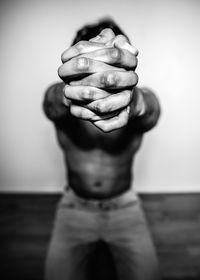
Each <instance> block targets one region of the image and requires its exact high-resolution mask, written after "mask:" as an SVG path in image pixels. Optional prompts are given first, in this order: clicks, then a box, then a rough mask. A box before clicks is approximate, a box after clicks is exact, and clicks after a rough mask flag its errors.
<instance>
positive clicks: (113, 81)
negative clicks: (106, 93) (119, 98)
mask: <svg viewBox="0 0 200 280" xmlns="http://www.w3.org/2000/svg"><path fill="white" fill-rule="evenodd" d="M117 82H118V80H117V76H116V73H115V72H109V73H105V74H104V75H103V84H104V85H105V86H107V87H111V86H116V85H117Z"/></svg>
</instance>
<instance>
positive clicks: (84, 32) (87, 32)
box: [72, 18, 129, 46]
mask: <svg viewBox="0 0 200 280" xmlns="http://www.w3.org/2000/svg"><path fill="white" fill-rule="evenodd" d="M105 28H110V29H112V30H113V32H114V33H115V35H124V36H125V37H126V38H127V39H128V37H127V35H126V34H125V33H124V32H123V31H122V30H121V29H120V28H119V26H118V25H117V24H116V23H115V22H114V21H113V20H112V19H111V18H103V19H101V20H100V21H98V22H97V23H95V24H88V25H85V26H83V27H82V28H81V29H80V30H78V32H77V34H76V36H75V38H74V40H73V42H72V46H73V45H75V44H76V43H78V42H79V41H88V40H90V39H91V38H94V37H96V36H97V35H98V34H99V33H100V32H101V31H102V30H103V29H105ZM128 41H129V39H128Z"/></svg>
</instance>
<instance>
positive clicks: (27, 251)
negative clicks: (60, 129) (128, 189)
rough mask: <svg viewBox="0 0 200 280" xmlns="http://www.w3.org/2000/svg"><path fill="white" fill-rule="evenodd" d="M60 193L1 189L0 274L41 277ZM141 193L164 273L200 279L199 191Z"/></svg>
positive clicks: (28, 279)
mask: <svg viewBox="0 0 200 280" xmlns="http://www.w3.org/2000/svg"><path fill="white" fill-rule="evenodd" d="M59 197H60V195H59V194H57V195H55V194H54V195H51V194H49V195H46V194H16V195H15V194H1V195H0V266H1V267H0V272H1V275H0V279H2V280H12V279H20V280H42V279H43V268H44V260H45V254H46V250H47V246H48V242H49V238H50V233H51V229H52V224H53V218H54V213H55V207H56V203H57V201H58V199H59ZM140 197H141V199H142V202H143V206H144V209H145V213H146V216H147V220H148V222H149V226H150V229H151V231H152V235H153V238H154V241H155V245H156V248H157V251H158V255H159V259H160V263H161V269H162V274H163V278H164V279H188V280H189V279H200V194H162V195H161V194H153V195H141V196H140ZM107 258H108V256H107ZM106 262H109V259H106ZM93 279H94V278H93ZM96 279H97V278H95V280H96ZM106 279H109V280H111V279H112V276H111V275H109V272H108V276H107V278H106V276H105V277H104V279H103V280H106ZM113 279H114V278H113ZM58 280H59V279H58Z"/></svg>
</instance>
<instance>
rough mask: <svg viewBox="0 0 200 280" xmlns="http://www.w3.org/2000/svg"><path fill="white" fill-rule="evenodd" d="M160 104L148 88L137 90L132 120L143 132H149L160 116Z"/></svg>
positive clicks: (132, 109) (131, 115)
mask: <svg viewBox="0 0 200 280" xmlns="http://www.w3.org/2000/svg"><path fill="white" fill-rule="evenodd" d="M160 112H161V109H160V104H159V101H158V99H157V97H156V95H155V94H154V93H153V92H152V91H151V90H149V89H147V88H135V93H134V94H133V100H132V103H131V113H130V118H131V120H132V121H134V122H135V123H136V124H137V127H138V129H139V130H141V131H142V132H146V131H149V130H150V129H152V128H153V127H154V126H155V125H156V124H157V121H158V119H159V116H160Z"/></svg>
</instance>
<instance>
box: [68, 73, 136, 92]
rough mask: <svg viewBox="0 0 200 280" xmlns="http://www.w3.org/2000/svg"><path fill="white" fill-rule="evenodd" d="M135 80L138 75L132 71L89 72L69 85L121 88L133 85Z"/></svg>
mask: <svg viewBox="0 0 200 280" xmlns="http://www.w3.org/2000/svg"><path fill="white" fill-rule="evenodd" d="M137 82H138V76H137V74H136V73H135V72H133V71H105V72H99V73H94V74H91V75H90V76H88V77H85V78H83V79H81V80H79V81H72V82H70V85H71V86H81V85H82V86H92V87H98V88H106V89H121V88H127V87H132V86H135V85H136V84H137Z"/></svg>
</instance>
